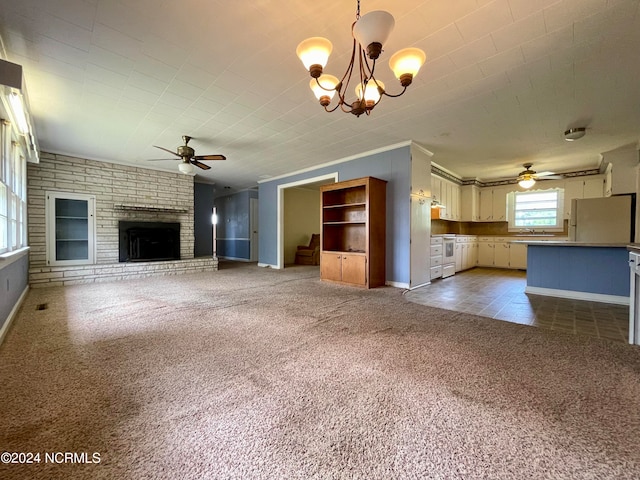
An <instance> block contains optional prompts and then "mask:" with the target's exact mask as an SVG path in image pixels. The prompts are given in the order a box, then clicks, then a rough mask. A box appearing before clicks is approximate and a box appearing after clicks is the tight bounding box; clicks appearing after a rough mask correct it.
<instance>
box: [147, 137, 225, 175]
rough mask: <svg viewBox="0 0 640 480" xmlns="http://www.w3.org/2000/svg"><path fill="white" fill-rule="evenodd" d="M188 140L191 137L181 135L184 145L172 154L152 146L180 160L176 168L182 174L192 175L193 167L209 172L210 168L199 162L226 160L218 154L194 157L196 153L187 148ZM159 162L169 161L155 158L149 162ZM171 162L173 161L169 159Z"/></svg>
mask: <svg viewBox="0 0 640 480" xmlns="http://www.w3.org/2000/svg"><path fill="white" fill-rule="evenodd" d="M189 140H191V137H190V136H188V135H183V136H182V141H183V142H184V145H180V146H179V147H178V151H177V152H172V151H171V150H169V149H168V148H164V147H159V146H157V145H154V147H156V148H159V149H160V150H164V151H165V152H168V153H170V154H172V155H175V156H176V157H178V158H180V159H182V163H181V164H180V165H178V168H179V169H180V171H181V172H182V173H192V172H193V166H192V165H195V166H196V167H198V168H201V169H202V170H209V169H210V168H211V167H210V166H209V165H207V164H204V163H202V162H201V160H226V159H227V157H225V156H224V155H219V154H215V155H196V152H195V150H194V149H193V148H191V147H190V146H189ZM160 160H170V159H168V158H156V159H153V160H151V161H160ZM171 160H173V159H171Z"/></svg>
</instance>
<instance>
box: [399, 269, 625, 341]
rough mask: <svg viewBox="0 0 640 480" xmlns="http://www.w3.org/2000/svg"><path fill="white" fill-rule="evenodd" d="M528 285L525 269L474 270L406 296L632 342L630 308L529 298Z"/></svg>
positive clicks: (419, 301) (436, 282) (425, 303)
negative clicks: (630, 336) (629, 330)
mask: <svg viewBox="0 0 640 480" xmlns="http://www.w3.org/2000/svg"><path fill="white" fill-rule="evenodd" d="M526 285H527V281H526V272H523V271H519V270H501V269H493V268H473V269H471V270H467V271H465V272H459V273H456V274H455V275H454V276H453V277H449V278H444V279H439V280H435V281H433V282H432V283H431V285H428V286H425V287H421V288H418V289H416V290H413V291H411V292H407V293H406V295H405V296H406V298H407V300H410V301H412V302H416V303H421V304H423V305H429V306H432V307H440V308H445V309H448V310H455V311H458V312H469V313H474V314H476V315H482V316H485V317H491V318H495V319H498V320H504V321H507V322H515V323H522V324H525V325H532V326H536V327H542V328H549V329H551V330H559V331H562V332H568V333H573V334H578V335H590V336H593V337H597V338H605V339H608V340H613V341H617V342H627V339H628V329H629V307H628V306H625V305H611V304H608V303H598V302H587V301H584V300H569V299H564V298H553V297H545V296H541V295H531V294H525V293H524V289H525V287H526Z"/></svg>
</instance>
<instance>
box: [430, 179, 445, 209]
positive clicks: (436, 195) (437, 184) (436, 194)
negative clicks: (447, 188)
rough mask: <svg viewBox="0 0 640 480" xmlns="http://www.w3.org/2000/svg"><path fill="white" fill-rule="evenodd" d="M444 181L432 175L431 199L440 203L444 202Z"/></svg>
mask: <svg viewBox="0 0 640 480" xmlns="http://www.w3.org/2000/svg"><path fill="white" fill-rule="evenodd" d="M441 184H442V180H441V179H440V177H438V176H436V175H433V174H431V197H432V198H433V200H435V201H436V202H438V203H443V202H442V188H441Z"/></svg>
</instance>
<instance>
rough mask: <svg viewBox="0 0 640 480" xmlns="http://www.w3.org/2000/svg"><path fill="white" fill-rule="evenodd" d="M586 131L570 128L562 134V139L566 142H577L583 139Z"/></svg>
mask: <svg viewBox="0 0 640 480" xmlns="http://www.w3.org/2000/svg"><path fill="white" fill-rule="evenodd" d="M586 131H587V129H586V128H584V127H578V128H570V129H569V130H567V131H566V132H564V139H565V140H566V141H567V142H573V141H574V140H578V139H579V138H582V137H584V134H585V133H586Z"/></svg>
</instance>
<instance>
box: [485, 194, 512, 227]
mask: <svg viewBox="0 0 640 480" xmlns="http://www.w3.org/2000/svg"><path fill="white" fill-rule="evenodd" d="M507 190H508V189H507V188H505V187H494V188H483V189H481V190H480V221H482V222H506V221H507Z"/></svg>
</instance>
